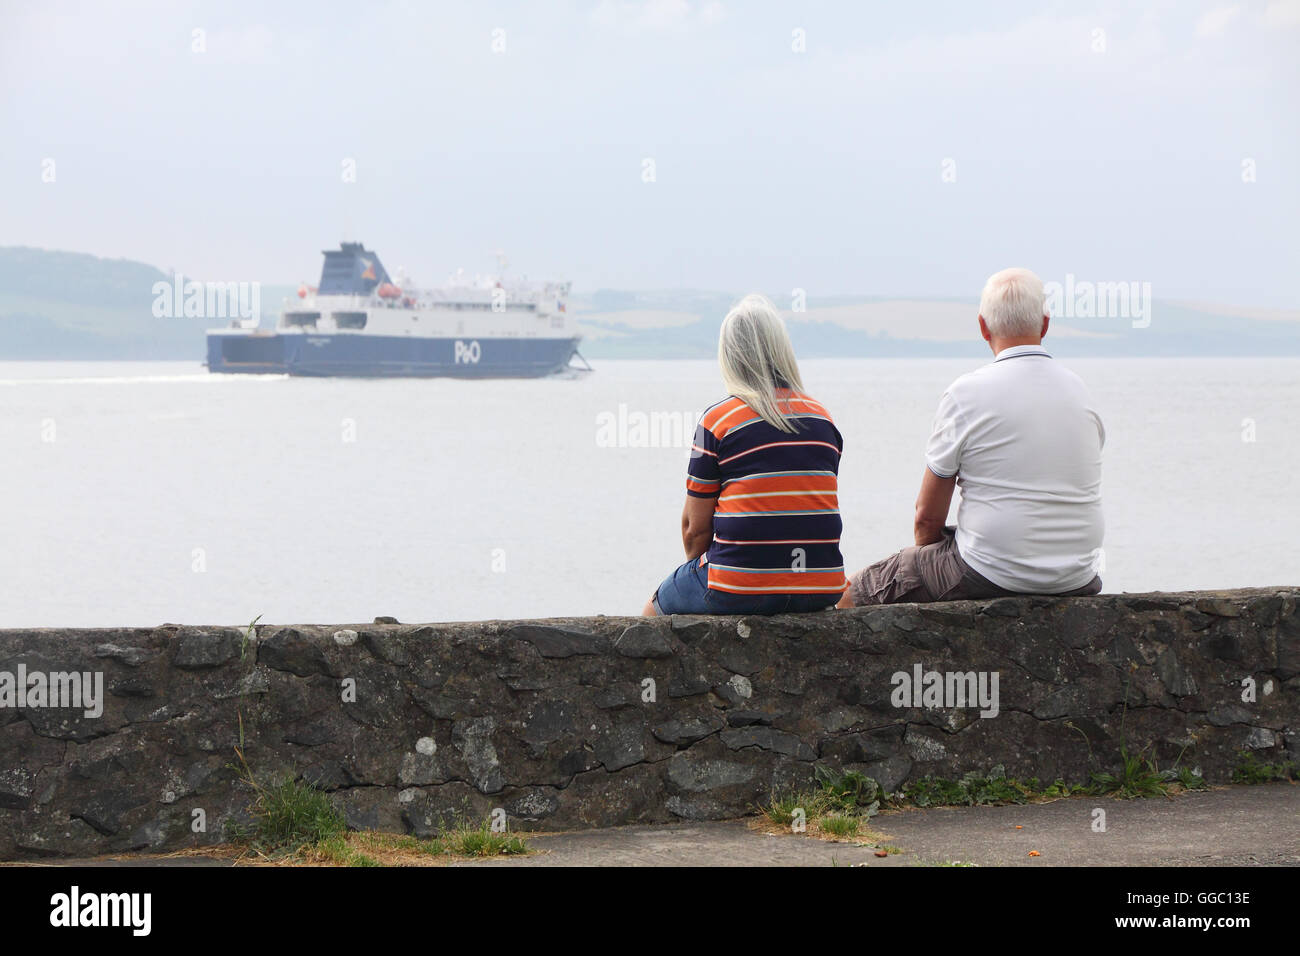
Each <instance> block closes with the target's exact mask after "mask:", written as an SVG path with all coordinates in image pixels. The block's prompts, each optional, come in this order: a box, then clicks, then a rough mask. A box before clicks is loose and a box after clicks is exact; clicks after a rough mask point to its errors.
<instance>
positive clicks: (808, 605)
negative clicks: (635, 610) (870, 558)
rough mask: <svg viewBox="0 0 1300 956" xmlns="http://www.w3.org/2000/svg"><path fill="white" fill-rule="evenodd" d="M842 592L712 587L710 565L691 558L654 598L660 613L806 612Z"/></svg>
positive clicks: (827, 604)
mask: <svg viewBox="0 0 1300 956" xmlns="http://www.w3.org/2000/svg"><path fill="white" fill-rule="evenodd" d="M839 599H840V595H839V594H732V593H731V592H730V591H718V590H714V589H711V588H710V587H709V565H708V563H707V562H706V561H705V560H704V559H703V558H692V559H691V560H690V561H687V562H686V563H685V564H683V565H682V566H681V567H679V568H677V570H675V571H673V573H672V574H670V575H668V577H666V578H665V579H664V583H663V584H661V585H659V589H658V590H657V591H655V596H654V597H653V598H651V603H653V604H654V609H655V610H656V611H658V612H659V613H660V614H803V613H807V612H809V611H822V610H825V609H826V608H828V607H831V606H833V605H834V604H835V603H836V602H837V601H838V600H839Z"/></svg>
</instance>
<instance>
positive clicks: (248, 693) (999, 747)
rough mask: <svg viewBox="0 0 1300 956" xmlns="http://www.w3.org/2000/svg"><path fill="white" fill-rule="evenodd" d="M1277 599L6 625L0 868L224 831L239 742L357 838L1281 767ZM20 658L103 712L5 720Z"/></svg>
mask: <svg viewBox="0 0 1300 956" xmlns="http://www.w3.org/2000/svg"><path fill="white" fill-rule="evenodd" d="M1298 598H1300V588H1272V589H1257V590H1249V591H1232V592H1226V591H1225V592H1202V593H1182V594H1143V595H1103V596H1099V597H1095V598H1073V599H1049V598H1025V599H1020V598H1015V599H1011V598H1003V599H998V600H994V601H964V602H954V603H947V604H935V605H928V606H926V605H900V606H896V607H888V608H863V609H858V610H855V611H827V612H823V613H820V614H814V615H803V616H783V617H773V618H763V617H747V618H736V617H718V618H701V617H676V618H672V619H667V618H660V619H655V620H642V619H637V618H606V617H597V618H585V619H567V620H547V621H520V622H508V621H490V622H484V623H463V624H435V625H397V624H373V625H353V626H347V627H325V626H303V627H282V626H270V625H264V626H260V627H258V628H256V631H255V633H249V632H247V631H245V630H244V629H241V628H223V627H179V626H174V625H163V626H161V627H155V628H115V629H96V630H64V629H40V630H9V631H0V703H2V704H3V706H2V707H0V754H2V755H3V760H2V761H0V857H4V858H13V857H22V856H33V855H46V854H49V855H57V854H78V855H84V854H91V853H99V852H108V851H122V850H133V849H146V848H147V849H161V848H174V847H180V846H186V845H192V844H195V843H205V842H215V841H218V840H220V839H222V837H223V834H224V833H225V831H226V826H227V824H229V823H230V822H231V821H238V820H239V819H241V818H243V817H245V814H246V808H247V805H248V803H249V800H250V791H249V788H248V787H247V786H246V785H245V784H243V783H241V782H240V781H239V774H238V770H237V766H238V762H237V759H236V753H235V747H236V746H237V745H238V744H239V742H240V739H241V733H242V739H243V741H244V746H243V752H244V755H245V757H246V759H247V763H248V765H249V767H251V769H252V771H253V773H254V774H255V776H256V777H257V778H258V779H260V780H264V781H270V780H273V779H276V778H277V777H279V776H282V775H284V774H291V775H294V776H297V777H301V778H305V779H307V780H311V781H313V782H315V783H317V784H318V785H319V786H320V787H322V788H324V789H325V790H327V791H328V792H330V793H331V794H332V795H333V797H334V799H336V800H337V801H338V803H339V805H340V806H341V807H342V808H343V809H344V811H345V812H346V815H347V819H348V821H349V823H350V824H351V825H353V826H355V827H358V828H377V829H384V830H393V831H408V832H413V833H416V834H419V835H430V834H432V833H434V832H435V831H436V829H437V827H438V826H439V823H440V821H441V820H443V819H446V818H449V817H450V816H451V815H453V814H455V813H464V814H468V815H469V816H470V817H474V818H482V817H484V816H486V815H487V814H489V813H490V812H491V811H493V810H494V809H497V808H501V809H504V810H505V812H506V813H507V814H508V818H509V821H510V823H511V826H512V827H513V828H515V829H522V830H527V829H535V828H546V829H562V828H570V827H594V826H608V825H614V824H628V823H643V822H666V821H672V820H680V819H688V820H696V819H712V818H721V817H731V816H737V815H742V814H745V813H748V812H750V811H751V810H752V809H753V807H754V806H755V804H757V803H759V802H760V801H762V800H763V799H764V798H765V797H766V796H767V795H769V794H770V793H772V792H773V791H774V790H780V789H785V788H793V787H799V786H803V785H806V784H808V783H809V782H810V781H811V780H812V777H813V772H814V766H816V765H818V764H821V765H825V766H828V767H832V768H836V769H842V768H852V769H858V770H861V771H863V772H865V773H866V774H867V775H869V776H871V777H873V778H875V779H876V780H877V781H878V782H879V783H880V784H881V785H882V786H883V787H884V788H886V789H887V790H890V791H893V790H896V789H898V788H899V787H900V786H901V785H902V784H903V783H904V782H905V781H909V780H915V779H918V778H920V777H922V776H924V775H927V774H929V775H934V776H943V777H956V776H959V775H960V774H962V773H963V772H965V771H968V770H988V769H989V768H991V767H992V766H994V765H999V764H1000V765H1002V766H1003V767H1005V768H1006V771H1007V773H1008V774H1011V775H1016V776H1025V777H1029V776H1035V777H1039V778H1041V779H1042V780H1044V781H1050V780H1053V779H1055V778H1058V777H1060V778H1064V779H1065V780H1067V781H1070V782H1084V781H1086V780H1087V779H1088V774H1089V771H1090V770H1096V769H1107V770H1115V769H1116V767H1117V763H1118V760H1119V751H1120V746H1121V742H1123V743H1124V744H1126V746H1127V747H1128V749H1129V751H1130V752H1132V751H1136V750H1139V749H1143V748H1147V750H1148V753H1149V754H1150V755H1151V756H1153V757H1154V758H1155V760H1156V761H1157V763H1158V764H1159V766H1160V767H1161V768H1164V767H1168V766H1172V765H1173V764H1174V762H1175V760H1179V759H1181V764H1180V765H1181V766H1189V767H1193V768H1199V769H1200V770H1201V771H1202V772H1203V773H1204V775H1205V776H1206V777H1207V779H1209V780H1210V781H1211V782H1225V781H1226V780H1227V779H1228V777H1229V775H1230V773H1231V769H1232V767H1233V766H1235V765H1236V764H1237V763H1238V762H1239V760H1240V753H1241V752H1242V751H1244V750H1251V751H1255V752H1257V753H1258V754H1259V756H1260V758H1261V759H1266V760H1275V759H1296V758H1298V757H1300V739H1298V738H1297V731H1298V730H1300V613H1298V612H1297V599H1298ZM918 665H919V668H920V674H921V684H922V687H925V686H926V678H925V676H924V675H925V672H929V671H935V672H939V674H940V675H941V676H942V675H946V674H949V673H952V674H958V673H966V672H973V676H974V677H975V679H976V681H977V682H978V681H980V680H983V681H984V682H985V683H984V684H983V686H984V689H985V690H986V691H991V689H992V683H991V681H992V679H993V677H994V675H996V679H997V690H998V700H997V707H996V709H997V713H996V716H985V717H982V716H980V711H981V709H983V710H984V711H986V712H988V711H991V710H992V709H993V708H992V707H989V706H982V705H981V704H978V703H974V702H972V701H967V704H968V705H970V706H964V707H963V706H953V705H954V704H956V703H957V701H954V700H952V699H946V700H943V701H934V700H928V701H927V700H926V699H924V698H923V699H922V700H920V701H914V702H909V701H903V700H902V699H901V697H900V695H901V694H902V689H901V688H902V687H903V686H906V687H907V688H908V689H909V690H910V689H911V686H912V682H913V677H914V673H915V672H916V670H917V668H918ZM20 667H21V668H22V669H25V673H26V679H27V680H28V681H30V680H31V679H32V678H31V675H33V674H46V675H48V674H51V673H53V672H87V673H89V674H91V675H92V676H91V678H90V685H91V686H93V684H94V676H93V675H95V674H100V675H102V681H103V698H102V713H99V714H98V715H96V714H94V713H93V711H94V710H95V709H96V708H95V707H90V708H86V707H84V706H83V707H54V706H48V704H50V703H52V702H53V701H52V700H47V701H45V702H44V703H45V706H40V705H39V704H40V703H41V702H40V701H39V700H37V701H35V702H34V701H33V700H32V699H28V700H27V701H25V703H26V704H27V706H26V707H24V708H19V707H16V706H15V703H17V701H16V698H15V697H14V696H13V695H14V693H15V688H14V682H15V681H16V680H17V678H18V674H19V671H20ZM5 674H9V675H13V676H12V677H10V678H9V679H8V680H9V682H8V684H6V683H5ZM899 675H901V676H899ZM1252 681H1253V684H1252V683H1251V682H1252ZM54 684H55V685H58V679H57V678H55V679H54ZM27 686H32V685H30V684H29V685H27ZM947 686H948V685H947V682H946V679H945V683H944V685H943V689H944V690H946V689H947ZM1252 688H1253V694H1252V693H1251V690H1252ZM953 689H954V690H955V689H956V684H954V685H953ZM6 693H7V694H8V697H6V696H5V695H6ZM891 698H892V699H891ZM81 703H82V704H85V703H86V701H84V700H83V701H81ZM899 703H913V704H924V703H931V704H935V703H938V704H939V706H931V707H924V706H896V704H899ZM987 703H988V702H987V701H985V704H987ZM34 704H35V705H34ZM972 704H973V705H972ZM87 709H89V710H91V711H92V713H91V714H90V715H89V716H88V715H87V713H86V710H87ZM241 727H242V730H241ZM200 811H201V812H200ZM199 819H202V820H203V821H204V822H205V823H206V829H205V830H204V831H203V832H200V833H195V832H193V830H194V827H193V823H194V821H195V820H199Z"/></svg>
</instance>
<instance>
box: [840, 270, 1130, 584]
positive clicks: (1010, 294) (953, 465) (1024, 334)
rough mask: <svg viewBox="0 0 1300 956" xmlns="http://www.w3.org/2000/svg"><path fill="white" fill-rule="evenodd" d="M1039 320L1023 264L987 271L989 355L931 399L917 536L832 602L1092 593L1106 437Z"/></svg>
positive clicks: (984, 312) (1035, 284)
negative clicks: (933, 407) (935, 403)
mask: <svg viewBox="0 0 1300 956" xmlns="http://www.w3.org/2000/svg"><path fill="white" fill-rule="evenodd" d="M1048 319H1049V317H1048V315H1047V310H1046V308H1045V306H1044V297H1043V282H1042V280H1041V279H1039V278H1038V276H1036V275H1034V274H1033V273H1032V272H1030V271H1029V270H1028V269H1004V270H1003V271H1002V272H998V273H996V274H995V275H993V276H991V277H990V278H989V280H988V282H987V283H986V284H985V286H984V293H983V295H982V296H981V297H980V313H979V326H980V334H981V335H983V336H984V341H986V342H988V343H989V347H990V348H991V349H992V350H993V355H994V359H993V361H992V362H990V363H989V364H987V365H985V366H983V367H982V368H979V369H976V370H975V371H973V372H968V373H967V374H965V375H963V376H961V377H960V378H958V379H957V380H956V381H955V382H953V383H952V384H951V385H950V386H948V390H947V391H946V392H944V394H943V398H942V399H941V400H940V401H939V411H938V414H937V415H936V416H935V423H934V429H933V432H932V434H931V435H930V441H929V443H928V445H927V446H926V451H925V463H926V469H925V474H924V477H923V478H922V480H921V493H920V496H919V497H918V498H917V501H916V521H915V525H914V533H915V538H916V544H915V546H913V547H910V548H904V549H903V550H901V551H899V552H898V553H897V554H894V555H892V556H891V557H888V558H886V559H885V560H883V561H879V562H877V563H876V564H873V565H871V566H869V567H867V568H865V569H863V570H862V571H859V572H858V573H857V574H856V575H854V576H853V577H852V578H851V579H850V583H849V588H848V590H847V591H845V593H844V597H843V599H842V600H841V601H840V602H839V605H838V606H839V607H855V606H858V605H862V604H897V603H902V602H911V601H947V600H957V599H960V598H988V597H998V596H1003V595H1012V594H1056V595H1060V594H1068V595H1075V594H1096V593H1097V592H1098V591H1100V590H1101V578H1100V577H1098V576H1097V568H1098V565H1099V563H1100V562H1099V558H1100V555H1101V540H1102V533H1103V531H1104V528H1105V523H1104V520H1103V517H1102V511H1101V449H1102V445H1103V444H1104V443H1105V441H1106V432H1105V429H1104V428H1103V427H1102V423H1101V418H1100V416H1099V415H1098V414H1097V411H1096V408H1095V407H1094V406H1093V402H1092V396H1091V395H1090V394H1089V393H1088V389H1087V386H1085V385H1084V384H1083V382H1082V381H1081V380H1080V379H1079V377H1078V376H1077V375H1075V374H1074V373H1073V372H1071V371H1069V370H1068V369H1065V368H1063V367H1062V366H1061V365H1060V364H1059V363H1057V362H1056V361H1055V360H1053V359H1052V357H1051V356H1050V355H1049V354H1048V353H1047V350H1046V349H1044V348H1043V345H1042V341H1043V336H1045V335H1046V334H1047V325H1048ZM954 487H960V488H961V505H960V507H959V508H958V510H957V526H956V528H951V527H947V526H946V522H947V518H948V508H949V505H950V504H951V503H952V493H953V489H954Z"/></svg>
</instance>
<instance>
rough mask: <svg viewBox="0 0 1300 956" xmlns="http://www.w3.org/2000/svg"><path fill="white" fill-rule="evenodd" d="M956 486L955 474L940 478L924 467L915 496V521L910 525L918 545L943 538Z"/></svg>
mask: <svg viewBox="0 0 1300 956" xmlns="http://www.w3.org/2000/svg"><path fill="white" fill-rule="evenodd" d="M956 487H957V476H956V475H953V476H952V477H951V478H940V477H939V476H938V475H936V474H935V473H934V472H932V471H931V470H930V469H929V468H927V469H925V477H923V478H922V479H921V493H920V494H919V495H918V496H917V498H916V523H915V524H914V525H913V527H912V533H913V536H914V537H915V538H916V543H917V544H918V545H922V544H934V542H936V541H940V540H942V539H943V528H944V525H945V524H946V523H947V521H948V506H949V505H951V504H952V490H953V489H954V488H956Z"/></svg>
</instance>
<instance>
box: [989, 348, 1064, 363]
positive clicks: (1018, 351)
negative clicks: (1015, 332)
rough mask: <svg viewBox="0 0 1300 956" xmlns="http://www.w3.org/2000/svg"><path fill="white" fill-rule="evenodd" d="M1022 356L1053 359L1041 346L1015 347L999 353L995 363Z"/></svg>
mask: <svg viewBox="0 0 1300 956" xmlns="http://www.w3.org/2000/svg"><path fill="white" fill-rule="evenodd" d="M1022 355H1044V356H1046V357H1047V358H1051V357H1052V356H1051V355H1050V354H1049V353H1048V351H1047V349H1045V348H1043V347H1042V346H1041V345H1013V346H1011V348H1009V349H1003V350H1002V351H1001V352H999V353H998V354H997V357H996V358H995V359H993V361H995V362H1001V361H1002V360H1003V359H1009V358H1019V357H1020V356H1022Z"/></svg>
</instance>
